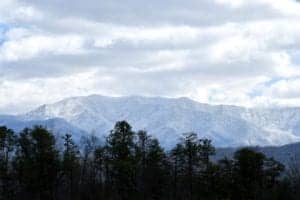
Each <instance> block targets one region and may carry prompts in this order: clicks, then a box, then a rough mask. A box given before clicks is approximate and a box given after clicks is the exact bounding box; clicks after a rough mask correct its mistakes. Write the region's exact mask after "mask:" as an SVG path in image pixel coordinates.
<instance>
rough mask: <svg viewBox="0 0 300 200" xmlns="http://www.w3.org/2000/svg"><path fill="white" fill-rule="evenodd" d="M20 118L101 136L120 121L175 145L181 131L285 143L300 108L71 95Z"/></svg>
mask: <svg viewBox="0 0 300 200" xmlns="http://www.w3.org/2000/svg"><path fill="white" fill-rule="evenodd" d="M20 118H21V119H22V120H25V121H28V120H31V121H32V120H49V119H52V118H62V119H64V120H65V121H66V122H68V123H69V124H71V125H72V126H74V127H76V128H78V129H81V130H85V131H86V132H88V133H94V134H96V135H98V136H100V137H103V136H105V135H107V134H108V133H109V130H110V129H112V128H113V126H114V124H115V122H116V121H119V120H126V121H128V122H129V123H130V124H131V125H132V126H133V128H134V129H135V130H138V129H144V130H147V131H148V132H149V133H150V134H152V135H153V136H155V137H157V138H158V139H159V140H160V141H161V143H162V144H163V145H164V146H168V147H169V146H173V145H174V144H175V143H176V142H177V141H178V138H179V137H180V136H181V135H182V133H186V132H191V131H192V132H196V133H198V135H199V136H200V137H208V138H210V139H212V140H213V143H214V144H215V145H216V146H221V147H226V146H242V145H282V144H287V143H291V142H297V141H300V109H299V108H278V109H246V108H242V107H237V106H225V105H218V106H213V105H208V104H201V103H198V102H195V101H192V100H190V99H188V98H177V99H173V98H160V97H151V98H150V97H141V96H129V97H105V96H99V95H92V96H87V97H73V98H68V99H65V100H62V101H60V102H57V103H55V104H51V105H44V106H41V107H39V108H37V109H36V110H33V111H31V112H29V113H27V114H25V115H23V116H21V117H20Z"/></svg>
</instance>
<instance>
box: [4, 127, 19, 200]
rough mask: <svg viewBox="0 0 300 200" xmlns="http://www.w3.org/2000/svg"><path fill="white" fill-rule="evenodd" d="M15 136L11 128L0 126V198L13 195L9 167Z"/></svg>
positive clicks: (6, 198)
mask: <svg viewBox="0 0 300 200" xmlns="http://www.w3.org/2000/svg"><path fill="white" fill-rule="evenodd" d="M15 145H16V136H15V134H14V132H13V130H11V129H8V128H7V127H4V126H2V127H0V199H1V200H2V199H3V200H4V199H5V200H9V199H12V198H13V196H14V190H15V188H14V187H13V185H14V184H15V183H14V179H13V174H12V169H11V162H12V159H13V153H14V151H15Z"/></svg>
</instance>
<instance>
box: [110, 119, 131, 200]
mask: <svg viewBox="0 0 300 200" xmlns="http://www.w3.org/2000/svg"><path fill="white" fill-rule="evenodd" d="M134 137H135V133H134V132H133V131H132V129H131V126H130V125H129V124H128V123H127V122H126V121H120V122H117V123H116V125H115V127H114V129H113V130H112V131H111V133H110V135H109V136H108V138H107V147H106V149H107V151H108V153H109V156H110V160H109V164H110V167H111V170H110V173H111V178H112V184H113V187H114V190H115V191H116V194H117V198H119V199H121V200H132V199H134V197H135V195H136V177H135V167H136V160H135V156H134V150H135V144H134Z"/></svg>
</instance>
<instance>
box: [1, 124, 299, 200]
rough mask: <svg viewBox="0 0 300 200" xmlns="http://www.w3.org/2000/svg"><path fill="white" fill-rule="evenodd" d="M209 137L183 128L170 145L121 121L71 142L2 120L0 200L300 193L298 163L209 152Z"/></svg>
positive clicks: (250, 198) (188, 199)
mask: <svg viewBox="0 0 300 200" xmlns="http://www.w3.org/2000/svg"><path fill="white" fill-rule="evenodd" d="M215 152H216V149H215V147H214V146H213V145H212V141H211V140H209V139H205V138H198V136H197V134H195V133H187V134H184V135H183V137H182V139H181V140H179V141H178V143H177V144H176V145H174V147H173V148H172V149H170V150H165V149H164V148H163V147H162V146H161V145H160V143H159V141H158V140H157V139H155V138H153V137H152V136H151V135H150V134H148V133H147V132H146V131H143V130H142V131H133V129H132V127H131V126H130V124H129V123H127V122H126V121H119V122H117V123H116V124H115V126H114V128H113V129H112V130H111V131H110V133H109V135H108V136H107V137H106V138H105V141H100V140H99V139H98V138H97V137H95V136H88V137H86V138H83V139H82V140H81V142H80V143H77V142H75V141H74V140H73V138H72V133H66V134H65V135H64V136H60V137H57V135H55V133H51V132H50V131H48V130H47V129H46V128H44V127H42V126H35V127H33V128H25V129H24V130H22V131H21V132H20V133H15V132H14V131H13V130H11V129H9V128H7V127H5V126H2V127H0V199H1V200H201V199H203V200H267V199H272V200H276V199H285V200H289V199H291V200H293V199H295V200H298V199H300V170H299V169H298V166H297V165H296V164H293V163H291V165H288V166H284V165H283V164H281V163H279V162H278V161H276V160H274V159H273V158H269V157H267V156H266V155H264V154H263V153H260V152H258V151H255V150H254V149H252V148H240V149H238V150H237V151H236V152H235V154H234V156H233V157H232V158H226V157H225V158H223V159H221V160H218V161H216V160H212V159H211V157H212V156H213V155H214V154H215Z"/></svg>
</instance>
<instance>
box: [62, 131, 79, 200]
mask: <svg viewBox="0 0 300 200" xmlns="http://www.w3.org/2000/svg"><path fill="white" fill-rule="evenodd" d="M63 139H64V152H63V161H62V171H63V176H64V180H65V187H66V190H67V194H69V195H68V199H70V200H74V199H76V198H77V196H78V193H77V191H78V187H77V186H78V185H77V183H78V181H79V180H78V177H79V170H80V163H79V162H80V161H79V159H80V157H79V156H80V155H79V150H78V148H77V146H76V145H75V143H74V141H73V140H72V136H71V135H70V134H66V135H65V136H64V137H63Z"/></svg>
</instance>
